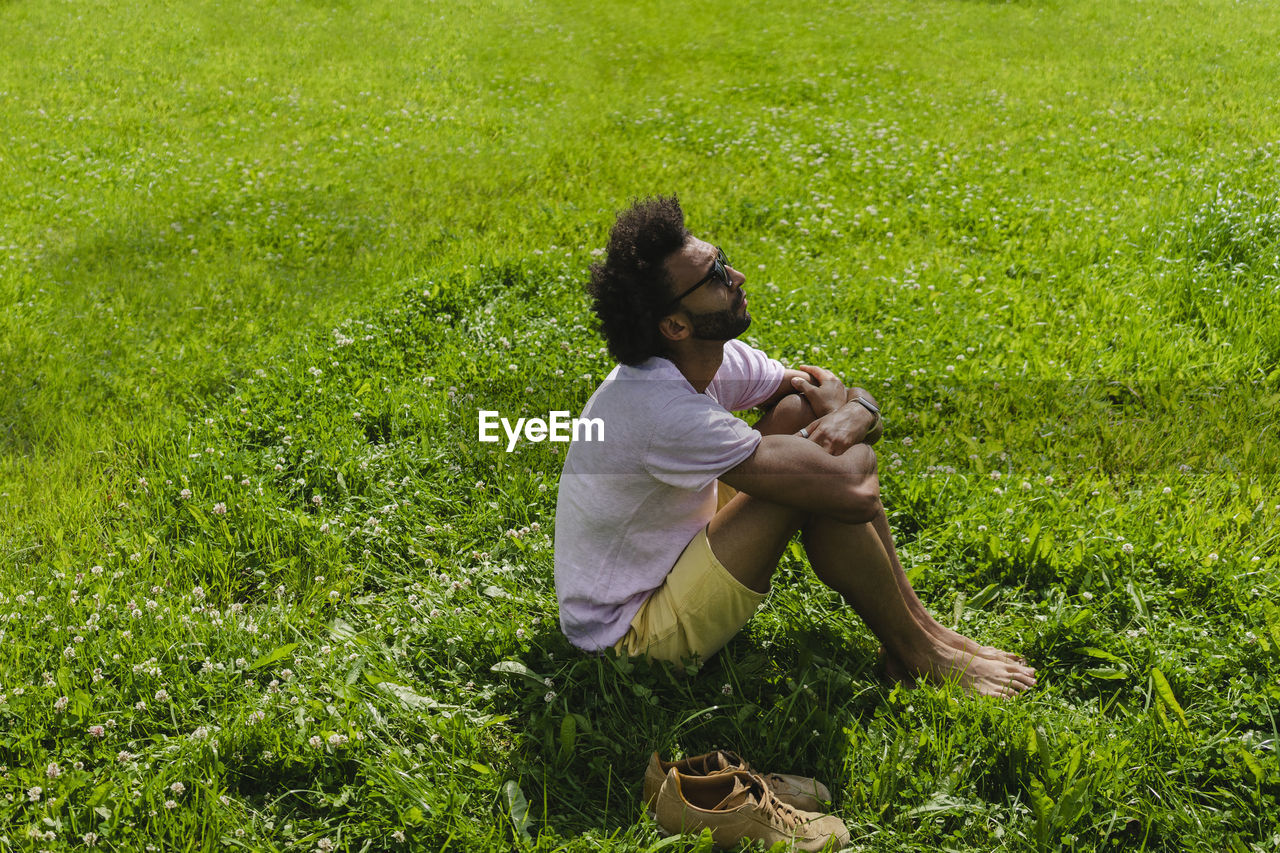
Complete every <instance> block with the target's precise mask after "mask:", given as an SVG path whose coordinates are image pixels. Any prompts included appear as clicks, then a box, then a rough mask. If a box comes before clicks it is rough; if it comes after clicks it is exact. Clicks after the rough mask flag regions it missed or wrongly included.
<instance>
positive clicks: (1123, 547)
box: [1120, 542, 1133, 554]
mask: <svg viewBox="0 0 1280 853" xmlns="http://www.w3.org/2000/svg"><path fill="white" fill-rule="evenodd" d="M1120 550H1121V551H1124V552H1125V553H1126V554H1132V553H1133V543H1132V542H1126V543H1124V544H1123V545H1121V546H1120Z"/></svg>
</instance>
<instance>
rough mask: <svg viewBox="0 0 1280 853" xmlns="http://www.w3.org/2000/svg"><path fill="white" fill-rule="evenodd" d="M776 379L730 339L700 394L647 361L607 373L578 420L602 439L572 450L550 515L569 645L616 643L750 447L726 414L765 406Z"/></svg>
mask: <svg viewBox="0 0 1280 853" xmlns="http://www.w3.org/2000/svg"><path fill="white" fill-rule="evenodd" d="M783 376H784V371H783V367H782V365H781V364H779V363H778V362H777V361H775V360H773V359H771V358H769V357H768V356H766V355H765V354H764V353H762V352H760V351H759V350H757V349H753V348H752V347H749V346H747V345H746V344H744V343H742V342H740V341H736V340H735V341H729V342H728V343H726V344H725V347H724V361H723V362H722V363H721V365H720V369H719V370H718V371H717V372H716V375H715V378H714V379H713V380H712V381H711V384H710V385H708V386H707V390H706V392H705V393H702V394H699V393H698V392H697V391H695V390H694V389H693V386H692V385H690V384H689V382H688V380H686V379H685V378H684V375H683V374H681V373H680V371H679V370H678V369H677V368H676V366H675V365H674V364H672V363H671V362H670V361H668V360H667V359H665V358H656V357H655V358H651V359H649V360H648V361H646V362H644V363H643V364H641V365H639V366H636V367H628V366H627V365H618V366H617V367H615V368H614V369H613V371H612V372H611V373H610V374H609V376H608V377H607V378H606V379H605V380H604V382H603V383H601V385H600V387H599V388H597V389H596V392H595V394H593V395H592V396H591V399H590V400H589V401H587V406H586V408H585V409H584V410H583V412H582V417H583V418H600V419H601V420H602V421H603V423H604V438H603V440H602V441H585V440H575V441H574V442H573V443H572V445H571V446H570V448H569V453H568V454H567V456H566V458H565V461H564V470H563V472H562V473H561V475H560V494H559V502H558V504H557V506H556V546H555V548H556V553H555V576H556V596H557V598H558V599H559V601H560V627H561V629H562V630H563V631H564V633H565V636H567V637H568V638H569V641H570V642H572V643H573V644H574V645H576V646H578V647H580V648H583V649H589V650H593V651H594V650H598V649H603V648H608V647H610V646H613V645H614V644H615V643H617V641H618V640H620V639H621V638H622V635H623V634H625V633H626V632H627V627H628V626H629V625H630V623H631V618H632V617H633V616H635V614H636V611H637V610H639V609H640V605H641V604H643V603H644V601H645V599H647V598H648V597H649V595H650V594H651V593H652V592H653V591H654V590H655V589H657V588H658V587H659V586H660V585H661V584H662V581H663V579H664V578H665V577H666V576H667V573H668V572H669V571H671V567H672V566H673V565H675V562H676V559H677V558H678V557H679V556H680V552H681V551H683V550H684V547H685V546H686V545H688V544H689V541H690V540H691V539H693V537H694V535H695V534H697V532H698V531H699V530H701V529H702V528H703V527H705V526H706V525H707V523H708V522H709V521H710V520H711V517H712V516H713V515H715V510H716V485H715V484H716V478H717V477H719V476H720V475H721V474H723V473H724V472H726V471H728V470H729V469H731V468H734V467H735V466H737V465H738V464H739V463H740V462H742V461H744V460H745V459H747V458H748V457H749V456H751V454H752V453H754V452H755V449H756V445H758V444H759V443H760V434H759V433H758V432H756V431H755V430H753V429H751V427H750V426H748V425H747V424H746V423H745V422H744V421H742V420H740V419H739V418H736V417H734V416H733V414H732V412H734V411H739V410H742V409H750V408H753V407H755V406H757V405H759V404H760V403H761V402H763V401H764V400H767V399H768V398H769V397H770V396H772V395H773V393H774V392H775V391H777V390H778V386H779V385H780V384H781V382H782V379H783ZM592 437H593V438H594V437H595V436H594V434H593V436H592Z"/></svg>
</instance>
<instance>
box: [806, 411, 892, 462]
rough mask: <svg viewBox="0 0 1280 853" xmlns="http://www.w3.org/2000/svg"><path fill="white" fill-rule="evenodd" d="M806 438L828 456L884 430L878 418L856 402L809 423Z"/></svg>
mask: <svg viewBox="0 0 1280 853" xmlns="http://www.w3.org/2000/svg"><path fill="white" fill-rule="evenodd" d="M806 429H807V430H808V432H809V440H810V441H812V442H815V443H817V445H818V446H819V447H821V448H822V449H824V450H826V451H827V452H828V453H830V454H831V455H832V456H839V455H840V454H842V453H844V452H845V451H846V450H848V449H849V448H850V447H853V446H854V445H855V444H874V443H875V442H876V441H877V440H878V439H879V438H880V434H881V433H882V432H883V431H884V430H883V429H882V428H881V426H880V418H878V417H876V416H875V415H873V414H871V412H870V411H869V410H868V409H866V408H865V407H864V406H862V405H861V404H860V403H852V404H848V405H845V406H842V407H841V408H839V409H837V410H836V411H834V412H832V413H831V414H829V415H826V416H824V417H821V418H818V419H817V420H816V421H814V422H813V423H811V424H809V426H808V427H806Z"/></svg>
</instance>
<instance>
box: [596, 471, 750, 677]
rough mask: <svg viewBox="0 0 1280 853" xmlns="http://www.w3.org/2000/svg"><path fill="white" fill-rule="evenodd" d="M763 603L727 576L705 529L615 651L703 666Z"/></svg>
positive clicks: (686, 550) (635, 619) (644, 608)
mask: <svg viewBox="0 0 1280 853" xmlns="http://www.w3.org/2000/svg"><path fill="white" fill-rule="evenodd" d="M722 488H723V486H722ZM764 599H765V593H763V592H756V591H755V590H753V589H750V588H749V587H746V586H743V585H742V584H741V583H740V582H739V581H738V579H737V578H735V577H734V576H733V575H731V574H729V570H728V569H726V568H725V567H724V566H723V565H722V564H721V563H720V560H718V559H717V558H716V555H715V554H714V553H712V551H711V543H710V542H709V541H708V540H707V529H706V528H705V527H704V528H703V529H702V530H699V531H698V535H697V536H695V537H693V541H692V542H690V543H689V544H688V545H687V546H686V547H685V549H684V551H683V552H682V553H681V554H680V559H678V560H676V564H675V566H673V567H672V569H671V571H670V572H669V573H668V574H667V578H666V580H664V581H663V582H662V586H660V587H658V588H657V589H656V590H654V593H653V595H651V596H649V599H648V600H647V601H645V603H644V604H642V605H641V606H640V610H639V612H637V613H636V615H635V617H634V618H633V619H632V620H631V626H630V627H629V628H627V633H626V634H624V635H623V637H622V639H621V640H619V641H618V643H617V645H615V646H614V649H615V650H616V651H617V652H618V653H619V654H626V655H631V656H635V655H644V656H646V657H649V658H655V659H657V660H668V661H676V662H679V661H682V660H685V659H688V658H691V657H694V656H695V655H696V656H697V657H699V658H701V659H703V660H705V659H706V658H708V657H710V656H711V655H713V654H715V653H716V652H718V651H720V649H721V648H722V647H723V646H724V644H725V643H727V642H729V640H731V639H733V635H734V634H737V633H738V632H739V631H740V630H742V626H743V625H746V624H747V620H749V619H750V618H751V615H752V614H753V613H755V612H756V608H758V607H759V606H760V604H761V602H763V601H764Z"/></svg>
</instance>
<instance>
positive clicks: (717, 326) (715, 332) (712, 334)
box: [689, 308, 751, 341]
mask: <svg viewBox="0 0 1280 853" xmlns="http://www.w3.org/2000/svg"><path fill="white" fill-rule="evenodd" d="M689 325H690V326H692V327H693V337H695V338H697V339H698V340H701V341H731V340H733V339H734V338H736V337H738V335H741V334H742V333H743V332H745V331H746V330H747V327H748V326H750V325H751V315H750V314H749V313H747V312H746V311H743V312H742V313H741V314H739V313H738V312H737V311H736V310H734V309H732V308H726V309H725V310H723V311H708V312H707V313H705V314H690V315H689Z"/></svg>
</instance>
